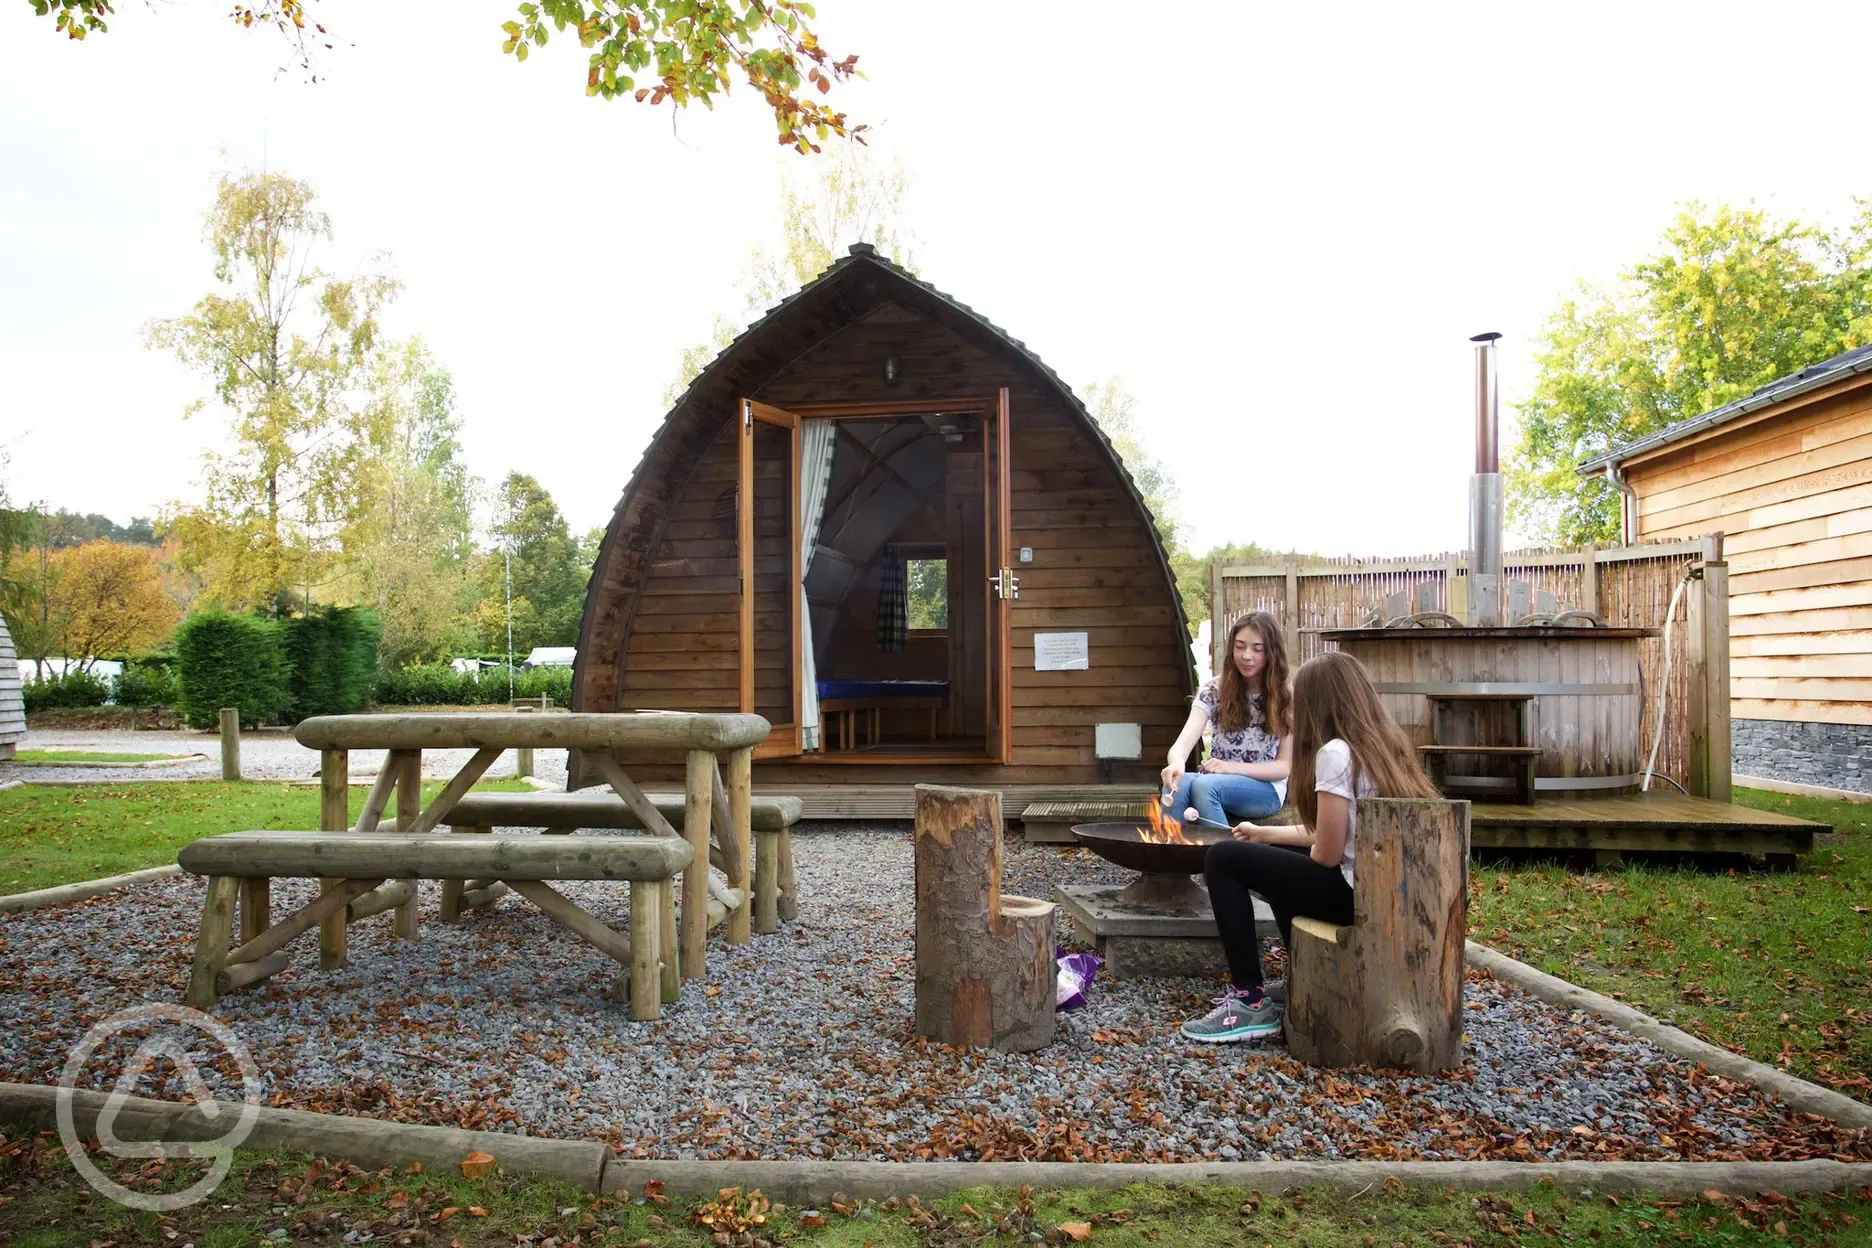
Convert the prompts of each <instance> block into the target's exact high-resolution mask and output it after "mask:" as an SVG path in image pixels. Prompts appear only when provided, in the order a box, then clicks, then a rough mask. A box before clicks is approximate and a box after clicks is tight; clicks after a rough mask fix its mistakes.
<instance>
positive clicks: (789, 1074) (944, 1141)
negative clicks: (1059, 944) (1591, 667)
mask: <svg viewBox="0 0 1872 1248" xmlns="http://www.w3.org/2000/svg"><path fill="white" fill-rule="evenodd" d="M795 857H796V859H797V864H798V874H799V887H800V896H801V914H800V919H799V921H798V922H797V923H793V924H787V925H783V928H782V930H781V931H780V932H779V933H777V934H775V935H771V936H766V937H759V938H756V940H755V941H754V942H753V943H752V944H749V945H745V946H741V947H730V946H727V945H725V944H722V943H720V942H719V941H712V942H711V944H710V946H709V959H708V976H707V978H706V979H705V980H702V981H700V982H692V983H690V984H688V985H687V986H686V987H685V991H684V996H683V999H682V1000H681V1001H680V1002H678V1003H676V1004H674V1005H668V1006H665V1007H664V1014H663V1017H662V1019H660V1020H658V1021H656V1022H651V1023H633V1022H631V1021H630V1019H629V1016H628V1013H627V1010H626V1008H625V1007H624V1006H623V1005H622V1004H621V1003H613V1002H612V1001H609V1000H607V999H606V998H605V996H604V993H605V991H606V989H607V988H608V987H609V985H610V984H611V983H612V981H613V979H614V977H615V967H614V966H613V965H612V964H610V963H609V961H608V960H607V959H605V958H604V957H603V956H602V955H600V954H598V953H597V952H596V951H594V950H593V949H591V948H590V947H589V946H586V945H585V944H583V943H582V942H580V941H577V940H576V939H574V938H572V937H570V936H568V935H567V934H565V933H563V932H561V931H560V930H559V929H557V928H556V927H554V926H552V925H551V924H550V923H549V921H548V920H546V919H545V918H544V917H543V916H541V915H540V914H539V913H538V912H537V911H535V910H533V909H532V908H531V907H530V906H528V905H527V904H525V903H524V902H522V901H521V900H520V899H519V898H517V897H509V898H507V899H505V900H503V901H502V902H501V903H499V904H498V906H496V907H494V908H491V909H490V910H484V911H481V912H478V913H477V915H476V917H475V918H473V919H472V920H471V921H470V922H468V923H466V924H463V925H462V926H460V927H448V926H444V925H443V924H441V923H439V922H433V921H429V922H425V924H424V927H423V931H422V939H421V940H420V941H419V942H417V943H415V944H413V945H398V944H396V943H394V942H392V941H391V939H390V938H389V936H388V932H387V928H388V921H387V919H383V918H378V919H371V920H366V921H365V922H363V923H361V924H359V925H358V926H357V927H356V928H354V929H353V933H352V938H351V939H352V964H351V966H350V967H348V968H346V969H344V970H341V971H337V972H331V973H321V972H319V971H318V970H317V969H316V957H317V953H316V948H315V944H314V942H313V941H311V940H310V939H302V940H301V941H299V942H298V943H297V944H295V945H294V946H293V948H292V950H291V953H292V956H293V967H292V969H291V970H289V971H288V972H286V973H285V974H283V975H281V976H279V977H277V978H275V979H274V980H273V981H271V982H270V983H269V984H267V985H265V986H263V987H261V988H259V989H256V990H251V991H248V992H244V993H236V994H233V995H231V996H229V997H227V998H225V999H224V1000H223V1002H222V1005H221V1009H220V1014H221V1016H222V1017H223V1018H224V1019H225V1020H226V1021H227V1022H228V1023H230V1024H231V1025H232V1026H233V1027H234V1028H235V1030H236V1031H237V1032H238V1034H239V1035H240V1036H241V1037H242V1039H243V1040H244V1042H245V1043H246V1044H247V1045H248V1046H249V1047H250V1048H251V1049H252V1051H253V1053H254V1055H255V1057H256V1058H257V1060H258V1063H259V1066H260V1068H261V1070H262V1071H264V1072H265V1080H266V1084H267V1092H268V1095H269V1097H270V1099H271V1100H272V1101H273V1103H276V1104H282V1105H290V1106H296V1107H300V1108H307V1109H317V1110H326V1111H335V1112H348V1113H356V1114H363V1115H370V1116H380V1117H393V1118H397V1119H401V1120H406V1121H419V1122H437V1123H446V1124H451V1125H463V1126H472V1127H484V1128H496V1129H506V1130H518V1131H523V1132H526V1133H530V1134H543V1135H553V1136H561V1137H597V1138H604V1139H608V1140H610V1141H611V1142H612V1143H613V1144H615V1145H616V1146H617V1147H618V1148H619V1149H620V1151H621V1152H622V1153H624V1154H625V1155H628V1156H632V1157H658V1158H662V1157H709V1158H735V1157H754V1158H780V1157H839V1158H873V1159H897V1160H907V1159H916V1158H926V1157H936V1158H951V1157H953V1158H984V1157H986V1158H996V1159H1009V1158H1035V1159H1058V1160H1065V1159H1093V1160H1137V1161H1146V1160H1148V1161H1186V1160H1198V1159H1218V1158H1219V1159H1223V1160H1235V1159H1257V1158H1292V1157H1307V1158H1319V1157H1365V1158H1405V1157H1424V1158H1455V1157H1491V1158H1507V1159H1525V1160H1537V1159H1547V1158H1563V1157H1575V1158H1600V1159H1612V1158H1616V1159H1686V1158H1687V1159H1695V1160H1715V1159H1719V1158H1744V1157H1746V1158H1769V1157H1773V1158H1777V1159H1791V1158H1797V1157H1810V1156H1839V1157H1844V1158H1853V1159H1859V1160H1872V1138H1868V1135H1867V1134H1866V1133H1857V1134H1854V1133H1848V1132H1843V1131H1839V1130H1837V1129H1835V1128H1833V1127H1832V1126H1831V1124H1827V1123H1820V1122H1813V1121H1809V1120H1806V1119H1803V1118H1801V1117H1800V1116H1798V1115H1795V1114H1793V1113H1791V1112H1790V1111H1788V1110H1787V1109H1786V1108H1785V1107H1783V1106H1781V1105H1780V1104H1779V1103H1778V1102H1775V1101H1772V1100H1770V1099H1769V1098H1767V1097H1765V1096H1763V1095H1762V1094H1761V1093H1759V1092H1757V1091H1755V1090H1753V1089H1752V1088H1749V1087H1747V1086H1745V1085H1739V1084H1735V1083H1732V1082H1729V1081H1726V1080H1723V1079H1720V1078H1717V1077H1714V1076H1711V1075H1709V1074H1707V1073H1706V1072H1701V1071H1699V1070H1696V1069H1694V1068H1692V1067H1690V1066H1688V1065H1687V1064H1685V1063H1684V1062H1683V1061H1681V1060H1679V1059H1678V1058H1676V1057H1674V1056H1672V1055H1670V1054H1668V1053H1665V1052H1663V1051H1661V1050H1659V1049H1657V1048H1655V1047H1653V1046H1651V1045H1650V1044H1648V1043H1646V1042H1644V1041H1641V1040H1638V1039H1636V1038H1633V1037H1631V1036H1628V1035H1625V1034H1623V1033H1620V1032H1617V1031H1615V1030H1613V1029H1611V1028H1609V1027H1606V1026H1604V1025H1602V1024H1600V1023H1598V1022H1596V1021H1594V1020H1592V1019H1590V1018H1587V1017H1585V1016H1580V1015H1574V1016H1571V1017H1569V1016H1566V1015H1563V1014H1559V1013H1556V1012H1555V1011H1554V1010H1553V1009H1552V1008H1551V1007H1549V1006H1547V1005H1545V1004H1544V1003H1542V1002H1540V1001H1538V1000H1537V999H1535V998H1533V997H1530V996H1528V995H1526V994H1524V993H1522V992H1520V991H1519V990H1517V989H1514V988H1512V987H1510V986H1507V985H1503V984H1499V983H1496V982H1494V981H1490V980H1484V979H1474V978H1472V979H1471V981H1470V982H1469V984H1468V991H1467V1007H1468V1008H1467V1012H1466V1015H1465V1018H1466V1023H1467V1027H1468V1032H1467V1035H1468V1040H1469V1043H1468V1046H1467V1050H1466V1052H1467V1058H1468V1060H1467V1064H1466V1065H1465V1067H1464V1068H1463V1069H1462V1070H1461V1071H1459V1072H1456V1073H1454V1074H1453V1075H1451V1076H1449V1077H1443V1078H1426V1077H1416V1076H1400V1075H1386V1074H1374V1073H1370V1072H1346V1071H1341V1072H1326V1071H1319V1070H1314V1069H1311V1068H1309V1067H1307V1066H1304V1065H1302V1064H1300V1063H1298V1062H1295V1061H1293V1060H1291V1059H1290V1058H1289V1057H1288V1056H1287V1055H1286V1053H1285V1051H1284V1050H1283V1049H1282V1048H1281V1047H1280V1046H1279V1044H1278V1042H1274V1043H1263V1044H1257V1045H1234V1046H1225V1047H1219V1048H1211V1047H1203V1046H1197V1045H1192V1044H1189V1043H1186V1042H1184V1041H1182V1040H1180V1039H1179V1038H1178V1037H1177V1035H1176V1025H1177V1023H1178V1022H1179V1021H1180V1020H1181V1019H1183V1018H1185V1017H1188V1016H1189V1015H1191V1014H1193V1013H1197V1012H1201V1011H1202V1010H1204V1009H1205V1008H1206V1006H1207V1001H1208V998H1209V996H1210V995H1211V993H1212V992H1214V991H1216V988H1217V986H1216V985H1215V984H1213V983H1208V982H1203V981H1199V980H1153V981H1129V982H1126V983H1122V984H1120V983H1115V982H1112V981H1108V980H1103V979H1101V980H1098V981H1097V982H1095V984H1094V986H1093V990H1092V993H1091V1004H1090V1005H1089V1006H1088V1007H1087V1008H1086V1009H1084V1010H1082V1011H1078V1012H1075V1013H1072V1014H1067V1015H1062V1016H1061V1018H1060V1032H1059V1039H1058V1041H1057V1043H1055V1044H1054V1045H1053V1047H1052V1048H1050V1049H1048V1050H1046V1051H1045V1052H1042V1053H1037V1054H1029V1055H1004V1054H992V1053H979V1052H969V1053H957V1052H955V1051H952V1050H947V1049H943V1048H941V1047H936V1046H928V1045H924V1044H921V1043H919V1042H917V1041H915V1040H914V1038H913V1037H912V1035H911V1017H912V964H913V955H912V950H911V899H912V888H913V881H912V863H911V853H910V845H909V840H908V837H907V834H906V832H905V831H904V830H903V828H902V827H901V826H882V827H881V826H869V827H857V826H843V827H837V828H834V827H830V826H828V825H816V826H814V827H813V828H811V830H807V831H802V832H798V833H796V835H795ZM1006 861H1007V867H1008V877H1007V881H1006V883H1007V887H1008V888H1009V890H1010V891H1016V892H1023V893H1028V894H1030V895H1046V894H1047V893H1048V892H1049V891H1050V887H1051V884H1052V883H1054V882H1062V881H1071V880H1085V881H1090V880H1100V879H1115V878H1122V877H1123V873H1122V872H1120V873H1118V874H1117V875H1115V876H1114V875H1113V874H1112V873H1111V869H1110V868H1109V867H1107V865H1106V864H1104V863H1102V862H1100V861H1099V860H1097V859H1095V858H1092V857H1090V856H1089V855H1088V854H1086V853H1085V852H1084V851H1069V852H1065V853H1061V852H1060V851H1058V850H1055V849H1051V848H1042V847H1034V848H1029V847H1027V846H1024V845H1021V844H1018V843H1015V842H1010V843H1009V845H1008V846H1007V852H1006ZM309 887H310V885H309V882H304V881H282V882H280V883H278V884H276V897H277V900H276V914H281V913H284V912H285V908H286V907H288V906H290V905H296V904H298V902H299V901H300V900H301V899H303V898H304V897H305V896H306V895H307V893H308V889H309ZM435 887H436V886H435V885H433V884H430V885H425V890H427V891H426V893H425V901H426V903H427V905H426V907H425V918H426V919H433V902H434V889H435ZM566 891H567V892H568V893H569V894H571V895H572V896H573V897H575V898H576V899H577V900H579V901H580V902H581V904H583V905H585V906H586V907H587V908H588V909H590V910H592V911H593V912H594V913H596V914H598V915H599V916H600V917H602V918H605V919H606V920H607V921H609V922H611V923H612V924H613V925H614V926H616V927H620V928H621V927H623V926H625V920H624V896H623V894H624V890H623V889H621V888H618V887H615V886H602V885H595V884H568V885H566ZM201 896H202V885H201V883H200V882H199V881H196V880H192V879H187V878H184V879H178V880H174V881H164V882H161V883H157V884H153V885H147V886H143V887H139V888H137V889H134V890H130V891H126V892H122V893H118V894H113V895H111V896H108V897H104V898H98V899H95V900H93V901H89V902H82V903H76V904H74V905H70V906H64V907H59V908H55V909H49V910H42V911H36V912H30V913H26V914H19V915H13V916H8V917H5V918H0V985H5V987H4V988H0V1078H5V1079H14V1080H26V1081H32V1082H42V1083H43V1082H52V1081H54V1080H55V1079H56V1078H57V1076H58V1072H59V1070H60V1069H61V1068H62V1067H63V1065H64V1062H65V1060H66V1055H67V1052H68V1050H69V1048H70V1047H71V1045H72V1044H73V1043H74V1041H75V1040H76V1039H77V1038H78V1036H79V1035H80V1034H81V1033H82V1031H83V1030H84V1028H85V1027H87V1026H89V1025H90V1024H92V1023H93V1022H95V1021H97V1020H98V1019H99V1018H101V1017H103V1016H105V1015H106V1014H108V1013H110V1012H112V1011H115V1010H118V1009H122V1008H124V1007H127V1006H130V1005H133V1004H137V1003H139V1002H142V1001H145V1000H155V1001H166V1002H174V1001H179V1000H180V997H181V991H182V987H183V984H184V981H185V979H186V976H187V970H188V965H189V960H190V956H191V951H192V944H193V940H194V931H195V928H196V923H197V919H198V916H199V906H200V901H201ZM101 935H103V937H104V938H102V939H100V936H101ZM108 1051H109V1050H107V1052H108ZM118 1054H119V1055H118V1057H117V1059H116V1060H119V1061H121V1050H118ZM99 1065H100V1066H103V1067H104V1068H103V1069H101V1070H99V1069H98V1067H96V1066H94V1067H92V1068H89V1069H91V1070H98V1077H96V1078H93V1079H92V1080H91V1082H93V1083H94V1084H97V1085H98V1086H109V1084H110V1082H111V1081H112V1080H113V1079H114V1078H115V1071H114V1070H112V1069H110V1068H109V1066H108V1064H107V1063H102V1062H101V1063H100V1064H99ZM170 1094H178V1093H175V1092H172V1093H170Z"/></svg>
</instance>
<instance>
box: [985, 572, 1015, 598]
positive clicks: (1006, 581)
mask: <svg viewBox="0 0 1872 1248" xmlns="http://www.w3.org/2000/svg"><path fill="white" fill-rule="evenodd" d="M988 583H989V584H990V585H992V586H994V591H995V597H996V598H1019V597H1020V577H1018V576H1015V575H1014V569H1013V568H1002V569H1001V570H1000V571H999V572H997V573H995V574H994V575H993V576H991V577H989V578H988Z"/></svg>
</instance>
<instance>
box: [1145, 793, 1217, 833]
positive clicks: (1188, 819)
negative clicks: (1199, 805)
mask: <svg viewBox="0 0 1872 1248" xmlns="http://www.w3.org/2000/svg"><path fill="white" fill-rule="evenodd" d="M1175 800H1176V797H1175V796H1174V795H1173V794H1170V793H1159V794H1158V795H1157V802H1158V804H1159V805H1161V806H1163V807H1164V808H1165V809H1168V808H1169V806H1170V803H1171V802H1174V801H1175ZM1182 822H1184V823H1198V824H1201V825H1202V826H1203V827H1206V828H1220V829H1222V830H1223V831H1224V832H1233V831H1234V830H1235V827H1234V825H1233V824H1228V823H1217V822H1216V821H1215V820H1213V819H1205V818H1203V817H1202V816H1201V815H1199V814H1197V813H1196V808H1195V807H1194V806H1191V807H1189V808H1188V809H1187V810H1185V811H1184V812H1183V819H1182Z"/></svg>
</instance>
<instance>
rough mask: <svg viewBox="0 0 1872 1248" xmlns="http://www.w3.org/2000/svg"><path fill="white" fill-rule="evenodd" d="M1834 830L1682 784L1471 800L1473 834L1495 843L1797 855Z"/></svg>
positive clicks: (1473, 840) (1480, 841)
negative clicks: (1695, 792)
mask: <svg viewBox="0 0 1872 1248" xmlns="http://www.w3.org/2000/svg"><path fill="white" fill-rule="evenodd" d="M1832 830H1833V829H1832V828H1830V827H1828V826H1827V825H1826V824H1823V823H1812V822H1810V821H1808V820H1806V819H1796V818H1794V817H1793V816H1791V815H1781V814H1776V813H1775V812H1773V811H1769V810H1750V809H1749V808H1748V807H1746V806H1732V805H1730V804H1729V803H1728V802H1715V801H1711V800H1710V799H1708V798H1705V797H1685V796H1684V795H1683V794H1681V793H1678V792H1675V791H1669V792H1658V791H1656V790H1653V791H1652V792H1650V793H1627V794H1622V795H1620V796H1617V797H1594V798H1578V799H1575V800H1572V801H1553V800H1550V799H1547V798H1541V799H1540V800H1538V801H1536V802H1534V803H1533V804H1532V805H1527V806H1523V805H1520V804H1518V803H1511V802H1475V803H1472V804H1471V805H1470V807H1469V842H1470V844H1471V845H1472V846H1475V847H1477V848H1489V849H1581V850H1593V851H1596V852H1598V853H1600V854H1617V853H1633V852H1635V853H1655V852H1660V851H1662V852H1675V853H1731V854H1768V855H1771V856H1783V855H1788V856H1791V855H1794V854H1804V853H1806V852H1808V851H1809V850H1811V849H1812V848H1813V838H1814V834H1815V833H1818V832H1831V831H1832Z"/></svg>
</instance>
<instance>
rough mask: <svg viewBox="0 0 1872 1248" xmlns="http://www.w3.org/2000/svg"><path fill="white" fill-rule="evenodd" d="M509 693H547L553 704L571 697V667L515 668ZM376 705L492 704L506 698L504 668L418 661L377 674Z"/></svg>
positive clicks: (529, 695)
mask: <svg viewBox="0 0 1872 1248" xmlns="http://www.w3.org/2000/svg"><path fill="white" fill-rule="evenodd" d="M513 676H514V684H513V696H514V697H516V698H538V697H542V696H544V697H549V698H551V699H552V700H553V703H554V705H557V706H565V705H567V704H569V703H570V702H571V701H572V669H571V668H569V667H536V668H533V669H532V670H531V671H525V672H522V671H516V672H515V673H514V674H513ZM376 701H377V704H378V705H379V706H493V705H497V704H500V705H504V704H505V703H506V702H507V669H506V668H505V667H490V668H486V669H483V670H482V671H480V672H458V671H456V670H455V669H454V668H452V667H450V666H448V665H447V664H446V663H436V664H419V665H417V666H414V667H405V668H401V669H399V670H397V671H386V672H379V673H378V674H377V696H376Z"/></svg>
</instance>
